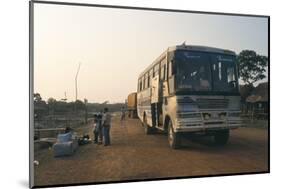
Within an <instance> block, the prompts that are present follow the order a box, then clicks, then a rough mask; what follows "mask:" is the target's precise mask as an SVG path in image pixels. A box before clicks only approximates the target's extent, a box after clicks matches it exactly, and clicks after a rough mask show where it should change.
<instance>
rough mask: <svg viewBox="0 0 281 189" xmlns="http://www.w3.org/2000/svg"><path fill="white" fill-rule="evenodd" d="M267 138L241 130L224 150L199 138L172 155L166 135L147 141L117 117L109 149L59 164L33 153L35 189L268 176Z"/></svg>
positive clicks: (89, 148) (136, 126)
mask: <svg viewBox="0 0 281 189" xmlns="http://www.w3.org/2000/svg"><path fill="white" fill-rule="evenodd" d="M88 130H90V129H88ZM267 135H268V131H267V128H253V127H251V128H239V129H237V130H233V131H232V132H231V137H230V141H229V143H228V144H227V145H226V146H224V147H217V146H214V145H213V143H212V139H211V138H201V139H198V140H196V141H190V140H184V142H183V145H184V146H183V147H182V148H181V149H179V150H172V149H170V148H169V146H168V142H167V136H166V135H164V134H160V133H159V134H155V135H145V134H144V129H143V127H142V126H141V123H140V122H139V120H137V119H130V120H126V121H125V123H124V125H121V123H120V121H119V118H118V117H116V118H114V121H113V126H112V130H111V140H112V145H111V146H107V147H104V146H102V145H96V144H88V145H85V146H80V147H79V148H78V150H77V151H76V153H75V154H74V155H73V156H71V157H63V158H54V157H53V155H52V150H48V149H46V150H42V151H40V152H39V153H36V155H35V159H36V160H38V161H39V162H40V165H39V166H35V185H37V186H40V185H58V184H74V183H81V182H83V183H88V182H104V181H120V180H136V179H146V178H163V177H180V176H197V175H200V176H202V175H217V174H229V173H247V172H261V171H268V163H267V162H268V155H267V154H268V138H267Z"/></svg>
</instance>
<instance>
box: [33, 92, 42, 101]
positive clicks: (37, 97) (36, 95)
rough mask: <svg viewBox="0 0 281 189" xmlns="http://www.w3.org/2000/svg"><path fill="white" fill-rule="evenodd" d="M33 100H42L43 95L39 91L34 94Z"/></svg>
mask: <svg viewBox="0 0 281 189" xmlns="http://www.w3.org/2000/svg"><path fill="white" fill-rule="evenodd" d="M33 100H34V102H41V101H42V98H41V95H40V94H39V93H35V94H34V95H33Z"/></svg>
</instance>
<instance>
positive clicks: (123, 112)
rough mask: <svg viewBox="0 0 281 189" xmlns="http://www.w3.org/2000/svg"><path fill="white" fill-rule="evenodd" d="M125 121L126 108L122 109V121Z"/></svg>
mask: <svg viewBox="0 0 281 189" xmlns="http://www.w3.org/2000/svg"><path fill="white" fill-rule="evenodd" d="M124 120H125V108H124V106H123V107H122V108H121V121H124Z"/></svg>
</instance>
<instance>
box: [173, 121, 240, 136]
mask: <svg viewBox="0 0 281 189" xmlns="http://www.w3.org/2000/svg"><path fill="white" fill-rule="evenodd" d="M242 126H243V124H242V121H239V122H238V121H236V122H230V123H229V122H228V123H227V122H221V123H219V122H218V123H216V122H213V123H212V122H209V123H208V122H207V123H206V122H202V123H198V122H196V123H188V124H178V125H177V127H176V128H175V130H174V131H175V132H180V133H185V132H204V131H211V130H223V129H237V128H238V127H242Z"/></svg>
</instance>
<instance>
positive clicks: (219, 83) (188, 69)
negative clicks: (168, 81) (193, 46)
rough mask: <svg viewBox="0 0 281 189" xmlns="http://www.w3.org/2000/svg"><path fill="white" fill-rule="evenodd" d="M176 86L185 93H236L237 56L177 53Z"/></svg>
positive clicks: (194, 52)
mask: <svg viewBox="0 0 281 189" xmlns="http://www.w3.org/2000/svg"><path fill="white" fill-rule="evenodd" d="M175 62H176V86H177V89H178V90H185V91H220V92H236V91H237V89H238V86H237V85H238V83H237V78H236V69H235V56H232V55H222V54H216V53H206V52H196V51H177V52H176V54H175Z"/></svg>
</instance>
